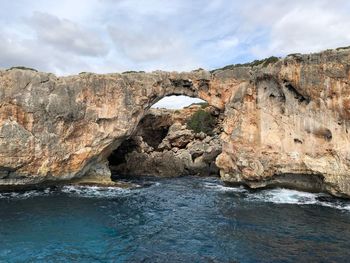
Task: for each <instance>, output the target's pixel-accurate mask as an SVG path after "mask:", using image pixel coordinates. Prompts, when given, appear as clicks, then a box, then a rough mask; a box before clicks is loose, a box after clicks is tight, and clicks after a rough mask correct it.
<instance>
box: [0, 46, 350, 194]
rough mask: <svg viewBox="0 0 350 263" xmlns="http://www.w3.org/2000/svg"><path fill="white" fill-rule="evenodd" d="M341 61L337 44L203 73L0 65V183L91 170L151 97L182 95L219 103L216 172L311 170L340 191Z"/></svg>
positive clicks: (349, 95) (261, 175)
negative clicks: (61, 73)
mask: <svg viewBox="0 0 350 263" xmlns="http://www.w3.org/2000/svg"><path fill="white" fill-rule="evenodd" d="M349 69H350V50H349V49H338V50H328V51H325V52H321V53H317V54H309V55H299V54H294V55H290V56H287V57H286V58H284V59H279V60H276V59H274V60H266V61H264V62H263V63H254V64H252V65H243V66H239V67H227V68H226V69H224V70H217V71H214V72H212V73H210V72H207V71H203V70H199V71H193V72H189V73H169V72H152V73H128V74H106V75H98V74H91V73H84V74H80V75H77V76H69V77H56V76H55V75H53V74H47V73H40V72H34V71H31V70H23V69H11V70H7V71H0V171H1V172H0V185H2V186H13V185H16V184H20V185H23V184H24V185H26V184H33V183H39V182H43V181H47V180H66V179H71V178H77V177H82V176H84V175H86V174H88V173H90V172H89V170H95V171H96V169H95V168H93V167H94V166H96V165H101V164H103V163H105V161H106V160H107V158H108V156H109V155H110V154H111V152H112V151H113V150H115V149H117V148H118V146H119V145H120V144H121V143H122V142H123V141H125V140H126V139H128V138H129V137H130V136H132V135H133V134H134V133H135V130H136V127H137V125H138V123H139V122H140V120H141V119H142V118H143V117H144V116H145V114H146V113H147V112H148V110H149V108H150V107H151V105H153V104H154V103H155V102H157V101H158V100H160V99H161V98H163V97H164V96H167V95H173V94H175V95H180V94H182V95H188V96H191V97H198V98H201V99H204V100H206V101H207V102H208V103H209V104H210V105H211V106H215V107H217V108H218V109H222V110H224V121H223V132H222V133H221V136H220V138H221V142H222V153H221V154H220V155H219V157H218V158H217V160H216V164H217V165H218V167H219V168H220V174H221V177H222V179H223V180H224V181H226V182H230V183H243V184H246V185H248V186H250V187H263V186H268V185H275V184H276V182H284V183H286V182H289V183H290V184H293V181H298V180H299V179H300V180H303V181H304V182H305V185H308V183H307V182H308V181H313V180H314V179H312V180H308V179H309V178H317V182H318V185H320V188H322V189H323V190H325V191H328V192H330V193H332V194H334V195H338V196H350V176H349V172H350V169H349V164H350V155H349V150H348V149H349V146H350V144H349V133H348V129H349V119H350V88H349V85H350V72H349ZM188 136H190V135H188ZM176 143H178V144H179V145H181V144H182V143H183V142H181V141H177V142H176ZM97 170H101V169H97ZM307 176H309V177H307ZM281 178H283V179H281ZM301 178H308V179H307V180H304V179H301ZM315 180H316V179H315Z"/></svg>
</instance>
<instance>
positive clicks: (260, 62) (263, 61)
mask: <svg viewBox="0 0 350 263" xmlns="http://www.w3.org/2000/svg"><path fill="white" fill-rule="evenodd" d="M278 60H279V58H278V57H274V56H271V57H268V58H265V59H261V60H254V61H252V62H248V63H243V64H232V65H227V66H225V67H223V68H218V69H214V70H212V71H211V72H214V71H217V70H225V69H234V68H239V67H256V66H260V65H261V66H262V67H267V66H268V65H270V64H273V63H276V62H277V61H278Z"/></svg>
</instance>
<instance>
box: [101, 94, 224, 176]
mask: <svg viewBox="0 0 350 263" xmlns="http://www.w3.org/2000/svg"><path fill="white" fill-rule="evenodd" d="M199 113H200V114H199ZM197 115H198V116H201V118H199V117H198V116H197ZM203 116H205V118H203ZM190 120H191V123H190V122H189V121H190ZM209 120H210V123H209ZM221 120H222V112H221V111H220V110H218V109H217V108H215V107H213V106H210V105H209V104H208V103H207V102H205V101H203V100H200V99H196V98H191V97H188V96H168V97H165V98H163V99H162V100H160V101H159V102H157V103H155V104H154V105H153V106H152V108H151V109H149V111H148V112H147V113H146V114H145V116H144V117H143V118H142V119H141V121H140V122H139V124H138V126H137V128H136V129H135V131H134V133H133V134H132V135H131V136H130V137H129V138H127V139H126V140H125V141H124V142H123V143H122V144H121V145H120V146H119V147H118V148H117V149H116V150H114V151H113V152H112V153H111V154H110V156H109V158H108V162H109V167H110V170H111V171H112V179H119V178H128V177H137V176H159V177H177V176H184V175H202V176H209V175H215V176H218V175H219V170H218V168H217V167H216V165H215V159H216V157H217V155H219V154H220V153H221V141H220V139H219V133H220V132H221V128H220V127H221ZM193 123H194V124H196V125H197V126H198V127H200V128H202V127H206V126H207V127H206V128H208V127H209V128H210V131H211V132H208V130H206V132H203V131H201V130H195V129H194V127H193V126H191V125H193ZM197 126H196V127H197Z"/></svg>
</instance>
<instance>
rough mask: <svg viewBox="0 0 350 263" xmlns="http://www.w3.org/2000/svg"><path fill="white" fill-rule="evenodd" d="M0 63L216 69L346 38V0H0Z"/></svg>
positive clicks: (349, 21)
mask: <svg viewBox="0 0 350 263" xmlns="http://www.w3.org/2000/svg"><path fill="white" fill-rule="evenodd" d="M0 4H1V7H2V8H1V9H0V25H1V27H0V66H1V67H11V66H15V65H21V64H25V65H26V66H32V67H36V68H38V69H39V70H45V71H51V72H54V73H57V74H74V73H78V72H80V71H96V72H99V73H103V72H113V71H114V72H115V71H125V70H147V71H150V70H155V69H162V70H180V71H181V70H190V69H194V68H198V67H202V68H207V69H211V68H215V67H221V66H224V65H225V64H232V63H240V62H245V61H250V60H253V59H256V58H262V57H266V56H270V55H286V54H288V53H294V52H311V51H318V50H321V49H326V48H334V47H337V46H348V45H350V16H349V15H348V14H349V13H350V3H349V1H346V0H294V1H284V0H266V1H260V0H247V1H230V0H211V1H210V0H193V1H190V2H189V1H186V0H173V1H163V0H149V1H138V0H118V1H112V0H74V1H71V0H62V1H59V2H57V1H56V2H54V1H45V0H33V1H30V4H29V3H28V1H25V0H18V1H5V0H0Z"/></svg>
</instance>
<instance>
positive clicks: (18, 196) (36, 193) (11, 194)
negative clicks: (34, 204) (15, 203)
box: [0, 188, 51, 199]
mask: <svg viewBox="0 0 350 263" xmlns="http://www.w3.org/2000/svg"><path fill="white" fill-rule="evenodd" d="M50 193H51V190H50V188H46V189H45V190H29V191H25V192H4V193H0V199H7V198H14V199H27V198H31V197H35V196H45V195H49V194H50Z"/></svg>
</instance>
